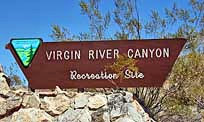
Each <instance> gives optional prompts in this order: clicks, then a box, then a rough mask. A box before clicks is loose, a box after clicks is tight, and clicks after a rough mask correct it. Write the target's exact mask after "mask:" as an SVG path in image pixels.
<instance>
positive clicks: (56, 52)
mask: <svg viewBox="0 0 204 122" xmlns="http://www.w3.org/2000/svg"><path fill="white" fill-rule="evenodd" d="M185 42H186V40H185V39H181V38H178V39H162V40H161V39H153V40H112V41H82V42H78V41H72V42H43V41H42V40H41V39H11V42H10V43H9V44H7V46H6V48H7V49H9V50H10V51H11V53H12V54H13V56H14V57H15V59H16V61H17V63H18V65H19V66H20V68H21V69H22V71H23V73H24V74H25V76H26V78H27V79H28V81H29V87H31V88H33V89H50V88H55V86H59V87H61V88H102V87H103V88H104V87H109V88H110V87H111V88H115V87H161V86H162V85H163V83H164V81H165V79H166V77H167V76H168V73H169V72H170V71H171V69H172V66H173V65H174V62H175V61H176V59H177V57H178V55H179V53H180V51H181V49H182V48H183V46H184V44H185Z"/></svg>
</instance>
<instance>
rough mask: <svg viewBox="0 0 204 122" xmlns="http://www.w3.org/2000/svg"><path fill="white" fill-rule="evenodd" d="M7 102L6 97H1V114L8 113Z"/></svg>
mask: <svg viewBox="0 0 204 122" xmlns="http://www.w3.org/2000/svg"><path fill="white" fill-rule="evenodd" d="M5 103H6V99H4V98H1V97H0V116H2V115H5V114H6V108H5V105H6V104H5Z"/></svg>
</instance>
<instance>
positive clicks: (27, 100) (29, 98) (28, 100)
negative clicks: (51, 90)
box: [22, 93, 40, 108]
mask: <svg viewBox="0 0 204 122" xmlns="http://www.w3.org/2000/svg"><path fill="white" fill-rule="evenodd" d="M22 105H23V106H24V107H26V108H39V106H40V98H39V97H38V96H37V95H36V94H35V93H34V94H25V95H24V96H23V103H22Z"/></svg>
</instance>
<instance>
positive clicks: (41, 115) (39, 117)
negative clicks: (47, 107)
mask: <svg viewBox="0 0 204 122" xmlns="http://www.w3.org/2000/svg"><path fill="white" fill-rule="evenodd" d="M10 122H53V117H52V116H50V115H49V114H47V113H46V112H44V111H43V110H40V109H36V108H27V109H20V110H19V111H17V112H15V113H14V114H13V115H12V117H11V120H10Z"/></svg>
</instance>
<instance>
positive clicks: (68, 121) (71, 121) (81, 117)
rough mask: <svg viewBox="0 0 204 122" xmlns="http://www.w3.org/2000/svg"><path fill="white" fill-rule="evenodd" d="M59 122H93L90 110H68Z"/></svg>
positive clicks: (60, 117) (59, 118)
mask: <svg viewBox="0 0 204 122" xmlns="http://www.w3.org/2000/svg"><path fill="white" fill-rule="evenodd" d="M57 121H58V122H91V121H92V119H91V115H90V113H89V110H88V109H76V110H74V109H72V108H70V109H68V110H67V111H66V112H65V113H64V114H62V115H60V116H59V117H58V119H57Z"/></svg>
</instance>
